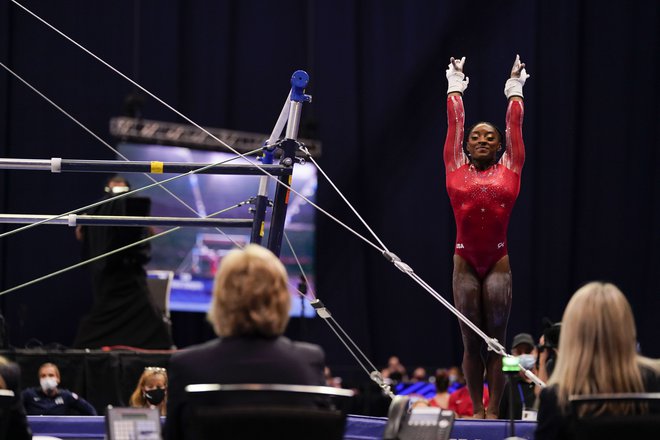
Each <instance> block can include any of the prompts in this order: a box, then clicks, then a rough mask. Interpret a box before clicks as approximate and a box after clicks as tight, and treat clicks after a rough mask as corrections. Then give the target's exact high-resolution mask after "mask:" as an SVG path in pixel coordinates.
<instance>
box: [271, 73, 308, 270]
mask: <svg viewBox="0 0 660 440" xmlns="http://www.w3.org/2000/svg"><path fill="white" fill-rule="evenodd" d="M308 83H309V75H307V73H306V72H304V71H302V70H298V71H296V72H294V74H293V76H292V77H291V108H290V109H289V121H288V122H287V125H286V138H285V139H284V140H283V141H282V142H281V143H280V148H282V156H281V157H280V164H281V165H284V166H287V167H291V171H292V174H291V175H289V176H280V177H279V178H278V180H279V181H280V183H284V184H286V185H287V186H284V185H277V188H276V190H275V197H274V198H273V214H272V216H271V219H270V233H269V234H268V249H270V250H271V251H272V252H273V253H274V254H275V255H277V256H278V257H279V255H280V250H281V249H282V238H283V237H284V221H285V220H286V211H287V208H288V206H289V193H290V189H289V187H290V186H291V178H292V175H293V165H294V163H295V162H296V157H295V156H296V151H298V145H299V144H298V142H297V141H296V139H297V138H298V127H299V125H300V114H301V112H302V105H303V103H304V102H311V100H312V97H311V96H309V95H305V87H306V86H307V84H308Z"/></svg>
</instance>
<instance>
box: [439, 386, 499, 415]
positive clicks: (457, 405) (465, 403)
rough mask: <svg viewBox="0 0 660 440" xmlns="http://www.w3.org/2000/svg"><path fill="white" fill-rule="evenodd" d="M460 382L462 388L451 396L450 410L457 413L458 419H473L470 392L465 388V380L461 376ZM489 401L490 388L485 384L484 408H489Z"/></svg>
mask: <svg viewBox="0 0 660 440" xmlns="http://www.w3.org/2000/svg"><path fill="white" fill-rule="evenodd" d="M459 380H460V381H461V387H460V388H458V389H457V390H456V391H454V392H453V393H451V394H450V395H449V409H450V410H452V411H454V412H455V413H456V417H472V416H473V415H474V407H473V406H472V399H471V398H470V392H469V391H468V388H467V387H466V386H465V378H464V377H463V376H461V377H460V378H459ZM489 399H490V395H489V394H488V387H487V386H486V384H484V397H483V404H484V408H485V407H487V406H488V402H489Z"/></svg>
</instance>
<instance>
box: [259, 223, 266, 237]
mask: <svg viewBox="0 0 660 440" xmlns="http://www.w3.org/2000/svg"><path fill="white" fill-rule="evenodd" d="M265 226H266V222H261V229H259V237H263V236H264V227H265Z"/></svg>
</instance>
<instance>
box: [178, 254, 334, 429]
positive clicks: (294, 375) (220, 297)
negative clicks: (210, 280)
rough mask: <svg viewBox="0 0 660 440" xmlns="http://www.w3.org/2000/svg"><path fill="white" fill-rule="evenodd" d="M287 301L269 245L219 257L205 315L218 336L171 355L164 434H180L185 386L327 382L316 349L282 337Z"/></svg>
mask: <svg viewBox="0 0 660 440" xmlns="http://www.w3.org/2000/svg"><path fill="white" fill-rule="evenodd" d="M290 303H291V294H290V293H289V289H288V279H287V274H286V270H285V269H284V266H283V265H282V263H281V262H280V260H279V259H278V258H277V257H276V256H275V255H274V254H273V253H272V252H270V251H269V250H267V249H265V248H263V247H261V246H258V245H254V244H251V245H248V246H246V247H245V249H244V250H237V249H235V250H232V251H231V252H229V253H228V254H227V255H226V256H225V257H224V258H223V259H222V261H221V264H220V267H219V269H218V272H217V274H216V277H215V282H214V286H213V299H212V302H211V306H210V309H209V312H208V319H209V321H210V322H211V324H212V325H213V328H214V330H215V333H216V334H217V335H218V336H219V337H218V338H217V339H214V340H212V341H209V342H207V343H204V344H201V345H197V346H194V347H191V348H188V349H186V350H183V351H180V352H178V353H176V354H174V355H173V356H172V358H171V359H170V364H169V367H168V372H169V391H168V401H167V422H166V427H165V431H166V438H167V439H180V438H186V437H185V436H184V432H185V431H186V428H185V421H184V420H181V419H182V413H183V412H184V409H185V403H186V393H185V390H184V389H185V387H186V385H189V384H195V383H220V384H236V383H274V384H298V385H324V384H325V380H324V377H323V367H324V365H325V355H324V353H323V350H322V349H321V347H319V346H317V345H312V344H308V343H303V342H292V341H291V340H289V339H288V338H286V337H284V336H282V334H283V332H284V329H285V327H286V325H287V323H288V322H289V309H290V306H291V304H290Z"/></svg>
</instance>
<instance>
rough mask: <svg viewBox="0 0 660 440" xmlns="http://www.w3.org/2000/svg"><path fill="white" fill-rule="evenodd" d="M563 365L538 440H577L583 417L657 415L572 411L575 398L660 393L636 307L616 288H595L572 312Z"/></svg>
mask: <svg viewBox="0 0 660 440" xmlns="http://www.w3.org/2000/svg"><path fill="white" fill-rule="evenodd" d="M558 353H559V355H558V356H557V363H556V364H555V368H554V371H553V373H552V376H551V377H550V380H549V382H548V387H547V388H545V389H544V390H543V391H541V398H540V406H539V413H538V425H537V429H536V434H535V438H536V439H537V440H547V439H573V438H575V424H576V422H577V420H578V419H580V418H583V417H598V416H603V417H607V416H610V417H611V416H623V415H630V414H636V413H639V412H642V413H643V412H645V411H649V410H650V411H652V412H654V413H655V411H657V409H658V408H657V407H653V406H652V405H647V406H641V407H640V406H639V405H635V404H633V403H628V402H626V403H605V404H596V405H587V406H580V408H579V409H578V411H577V412H575V411H573V410H572V407H571V405H570V403H569V396H572V395H584V394H609V393H639V392H656V393H657V392H658V391H660V367H659V366H658V361H657V360H652V359H649V358H645V357H642V356H640V355H639V354H637V352H636V330H635V321H634V318H633V314H632V310H631V308H630V304H629V303H628V301H627V300H626V297H625V296H624V295H623V293H621V291H620V290H619V289H618V288H617V287H616V286H615V285H613V284H609V283H601V282H591V283H589V284H587V285H585V286H584V287H582V288H580V289H579V290H578V291H577V292H575V294H574V295H573V297H572V298H571V300H570V301H569V303H568V305H567V306H566V310H565V311H564V316H563V319H562V328H561V334H560V336H559V347H558Z"/></svg>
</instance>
